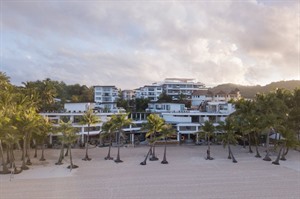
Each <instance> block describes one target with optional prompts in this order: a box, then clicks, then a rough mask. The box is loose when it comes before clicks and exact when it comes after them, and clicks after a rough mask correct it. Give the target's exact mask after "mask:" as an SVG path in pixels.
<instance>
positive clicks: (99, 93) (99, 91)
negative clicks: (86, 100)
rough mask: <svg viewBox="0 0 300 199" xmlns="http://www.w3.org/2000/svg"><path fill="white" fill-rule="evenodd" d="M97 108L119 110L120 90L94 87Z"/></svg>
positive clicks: (110, 87) (111, 87) (112, 87)
mask: <svg viewBox="0 0 300 199" xmlns="http://www.w3.org/2000/svg"><path fill="white" fill-rule="evenodd" d="M94 93H95V94H94V101H95V103H96V104H95V108H98V109H101V110H117V99H118V89H117V87H115V86H94Z"/></svg>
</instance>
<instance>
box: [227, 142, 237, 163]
mask: <svg viewBox="0 0 300 199" xmlns="http://www.w3.org/2000/svg"><path fill="white" fill-rule="evenodd" d="M228 150H229V154H230V156H231V158H232V162H233V163H237V161H236V159H235V158H234V156H233V153H232V151H231V147H230V144H228Z"/></svg>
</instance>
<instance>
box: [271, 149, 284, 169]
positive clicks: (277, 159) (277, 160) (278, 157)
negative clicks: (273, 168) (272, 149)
mask: <svg viewBox="0 0 300 199" xmlns="http://www.w3.org/2000/svg"><path fill="white" fill-rule="evenodd" d="M282 149H283V146H282V147H281V148H280V150H279V152H278V155H277V158H276V160H275V161H273V162H272V164H275V165H280V164H279V159H280V155H281V151H282Z"/></svg>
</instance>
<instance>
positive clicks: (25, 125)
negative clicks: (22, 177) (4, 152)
mask: <svg viewBox="0 0 300 199" xmlns="http://www.w3.org/2000/svg"><path fill="white" fill-rule="evenodd" d="M16 100H17V101H16V104H17V105H16V116H15V117H14V121H13V122H14V124H15V127H16V129H17V131H18V132H19V134H20V136H22V140H23V151H22V160H23V161H22V167H21V168H22V169H23V170H27V169H29V167H27V166H26V164H27V165H31V161H30V155H29V148H30V140H31V135H32V133H33V132H34V131H36V130H38V129H37V127H38V123H39V118H40V115H39V114H38V113H37V111H36V110H37V108H36V107H35V104H34V102H32V101H31V99H30V98H29V97H28V96H25V95H24V94H19V95H18V96H17V98H16ZM25 158H27V162H25Z"/></svg>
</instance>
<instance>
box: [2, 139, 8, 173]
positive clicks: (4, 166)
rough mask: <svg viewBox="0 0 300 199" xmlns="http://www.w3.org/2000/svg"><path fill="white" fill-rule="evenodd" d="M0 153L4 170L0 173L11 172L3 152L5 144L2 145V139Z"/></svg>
mask: <svg viewBox="0 0 300 199" xmlns="http://www.w3.org/2000/svg"><path fill="white" fill-rule="evenodd" d="M0 154H1V160H2V171H0V174H8V173H10V172H9V170H8V168H7V164H6V162H5V159H4V153H3V146H2V141H1V140H0Z"/></svg>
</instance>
